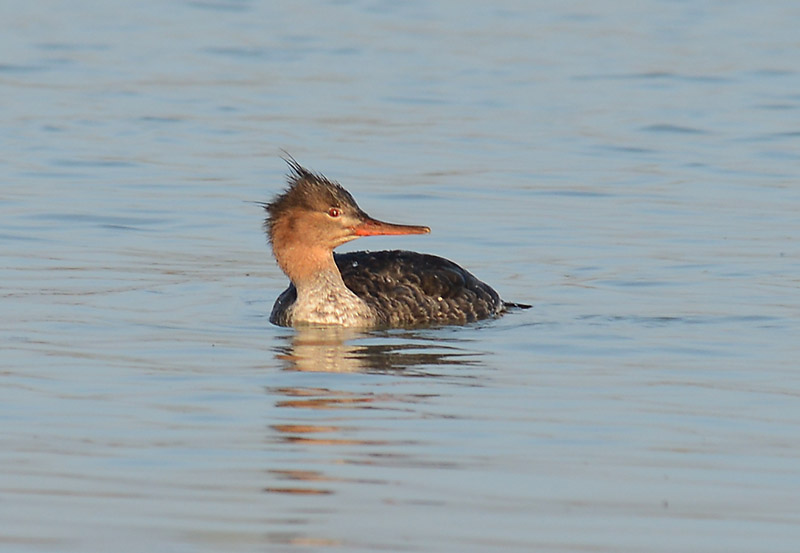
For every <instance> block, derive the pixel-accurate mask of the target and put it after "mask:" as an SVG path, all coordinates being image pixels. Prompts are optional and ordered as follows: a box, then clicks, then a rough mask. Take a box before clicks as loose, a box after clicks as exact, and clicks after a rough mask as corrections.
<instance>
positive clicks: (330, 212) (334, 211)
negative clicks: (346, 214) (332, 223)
mask: <svg viewBox="0 0 800 553" xmlns="http://www.w3.org/2000/svg"><path fill="white" fill-rule="evenodd" d="M341 214H342V212H341V211H339V210H338V209H336V208H335V207H332V208H330V209H329V210H328V215H330V216H331V217H338V216H339V215H341Z"/></svg>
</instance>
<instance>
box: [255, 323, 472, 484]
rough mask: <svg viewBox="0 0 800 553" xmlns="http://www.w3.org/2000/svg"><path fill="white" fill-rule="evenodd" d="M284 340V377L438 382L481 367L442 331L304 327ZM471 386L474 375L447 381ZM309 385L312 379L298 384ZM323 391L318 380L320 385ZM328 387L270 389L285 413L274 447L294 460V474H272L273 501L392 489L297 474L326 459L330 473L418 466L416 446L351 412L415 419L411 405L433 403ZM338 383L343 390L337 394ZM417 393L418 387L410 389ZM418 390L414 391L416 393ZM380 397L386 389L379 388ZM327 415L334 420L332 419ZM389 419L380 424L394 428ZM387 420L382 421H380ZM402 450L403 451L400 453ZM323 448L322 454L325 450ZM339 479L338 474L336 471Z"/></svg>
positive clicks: (274, 430) (285, 470)
mask: <svg viewBox="0 0 800 553" xmlns="http://www.w3.org/2000/svg"><path fill="white" fill-rule="evenodd" d="M281 339H283V340H284V343H282V344H280V345H279V346H278V347H277V348H276V349H275V353H276V358H277V359H278V360H280V364H281V365H282V368H283V370H286V371H298V372H329V373H367V374H384V375H385V374H391V375H399V376H414V377H419V376H424V377H439V376H441V375H440V374H438V373H437V367H442V366H445V365H447V366H462V367H474V366H476V365H480V364H481V360H480V357H479V354H478V353H476V352H474V351H469V350H467V349H465V348H464V347H463V346H464V344H466V343H467V341H466V340H464V339H463V338H457V337H452V336H448V335H447V334H442V333H440V332H437V331H429V332H428V333H427V334H426V333H425V332H424V331H414V330H408V331H397V330H392V331H358V330H353V329H347V328H342V327H305V328H298V329H296V330H295V331H294V332H293V333H292V334H287V335H285V336H283V337H281ZM462 377H463V378H465V379H470V376H469V375H461V376H458V375H457V373H455V374H451V375H450V376H449V378H462ZM297 381H298V382H306V379H297ZM315 382H317V383H318V380H317V379H315ZM325 382H326V384H327V385H328V386H327V387H318V386H283V387H275V388H270V389H269V390H268V392H269V393H270V394H271V395H273V396H276V397H277V401H276V403H275V406H276V407H277V408H278V409H279V410H280V411H279V412H278V415H277V416H276V417H275V419H274V421H273V424H271V425H270V427H269V428H270V434H271V437H270V440H271V441H273V442H274V443H277V444H281V447H285V448H287V449H286V451H287V452H291V457H292V458H293V459H295V463H294V464H293V465H294V466H281V467H273V468H272V469H271V470H269V473H270V474H271V477H272V480H273V482H274V483H273V485H270V486H268V487H266V488H265V489H264V491H265V492H267V493H272V494H281V495H297V496H325V495H331V494H335V493H336V490H338V489H340V488H341V486H342V485H345V486H351V485H353V484H354V483H355V484H357V483H370V484H386V482H380V481H374V480H369V481H368V480H366V479H363V480H362V479H360V478H357V479H353V478H352V476H350V477H336V476H332V475H330V474H328V473H327V472H326V471H323V470H312V469H310V468H309V467H308V466H306V467H303V468H302V469H301V468H298V463H302V462H303V460H304V459H306V458H307V457H308V456H310V457H312V458H319V454H320V452H323V453H326V455H325V457H326V458H327V459H328V461H327V464H328V465H329V467H328V468H331V467H340V466H346V465H352V464H362V465H364V464H386V463H390V462H395V463H399V464H407V465H416V464H418V463H420V462H422V461H420V460H418V459H414V455H413V454H411V453H409V451H408V450H409V449H413V446H415V445H418V444H415V443H410V442H408V441H402V440H397V439H392V437H391V436H392V434H391V433H389V434H385V433H383V432H382V428H381V427H380V426H375V425H374V424H373V423H371V422H367V421H372V420H374V418H373V417H370V418H368V419H364V418H363V417H361V416H360V415H358V414H356V413H353V415H347V414H346V413H347V412H348V411H359V410H367V409H369V410H373V411H386V412H398V413H401V412H402V413H405V412H409V411H411V412H413V411H415V410H416V408H410V406H411V405H412V404H418V403H423V402H427V401H429V400H430V399H431V397H434V396H432V395H431V394H430V393H428V392H427V391H425V390H424V389H419V390H417V391H415V392H413V393H396V392H394V393H386V392H384V393H380V392H378V391H377V389H376V388H374V387H372V386H368V387H367V390H366V391H365V390H364V388H363V387H361V386H356V387H348V386H352V385H353V381H352V380H351V379H337V378H332V379H331V378H328V379H326V381H325ZM337 383H340V385H341V389H337V388H338V387H339V386H334V385H336V384H337ZM412 387H414V386H412ZM414 388H416V387H414ZM379 389H384V390H385V389H386V388H385V387H384V388H379ZM325 412H330V414H329V415H326V414H325ZM390 419H391V415H389V418H388V419H386V418H384V419H382V420H390ZM379 420H381V419H379ZM398 446H402V447H398ZM318 448H324V449H322V450H320V449H318ZM334 472H336V471H334Z"/></svg>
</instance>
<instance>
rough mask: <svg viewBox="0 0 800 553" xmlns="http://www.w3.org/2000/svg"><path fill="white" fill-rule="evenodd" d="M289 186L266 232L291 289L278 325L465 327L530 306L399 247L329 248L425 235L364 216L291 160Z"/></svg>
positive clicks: (275, 318)
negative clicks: (378, 238)
mask: <svg viewBox="0 0 800 553" xmlns="http://www.w3.org/2000/svg"><path fill="white" fill-rule="evenodd" d="M284 160H285V161H286V163H287V164H288V165H289V169H290V172H289V174H288V176H287V183H288V187H287V188H286V189H285V190H284V191H283V192H282V193H280V194H278V195H276V196H275V197H274V198H273V199H272V201H270V202H269V203H260V205H261V206H262V207H263V208H264V209H265V211H266V212H267V217H266V219H265V221H264V230H265V231H266V234H267V236H268V238H269V243H270V245H271V247H272V252H273V255H274V257H275V260H276V261H277V263H278V266H279V267H280V269H281V270H282V271H283V272H284V273H285V274H286V276H287V277H289V280H290V284H289V287H288V288H287V289H286V290H284V291H283V292H282V293H281V294H280V295H279V296H278V298H277V300H276V301H275V304H274V306H273V308H272V313H271V314H270V322H272V323H273V324H276V325H279V326H286V327H298V326H305V325H336V326H341V327H351V328H364V329H372V328H409V327H418V326H439V325H464V324H467V323H471V322H474V321H478V320H482V319H487V318H492V317H498V316H500V315H502V314H503V313H504V312H506V311H508V310H509V309H513V308H528V307H531V306H530V305H525V304H520V303H513V302H504V301H503V300H502V299H501V298H500V296H499V294H498V293H497V292H496V291H495V290H494V289H493V288H492V287H491V286H489V285H488V284H486V283H485V282H482V281H481V280H479V279H478V278H477V277H475V276H474V275H473V274H472V273H470V272H469V271H467V270H466V269H464V268H463V267H461V266H459V265H457V264H456V263H454V262H452V261H450V260H448V259H445V258H443V257H439V256H436V255H430V254H424V253H416V252H411V251H404V250H391V251H357V252H350V253H341V254H340V253H334V250H335V249H336V248H337V247H338V246H341V245H342V244H344V243H346V242H349V241H351V240H355V239H356V238H360V237H364V236H377V235H403V234H428V233H429V232H430V228H429V227H427V226H416V225H399V224H394V223H386V222H383V221H379V220H377V219H374V218H372V217H370V216H369V215H367V214H366V213H365V212H364V211H363V210H362V209H361V208H360V207H359V206H358V204H357V203H356V201H355V199H354V198H353V196H352V195H351V194H350V193H349V192H348V191H347V190H345V189H344V188H343V187H342V186H341V185H340V184H339V183H337V182H335V181H333V180H329V179H328V178H326V177H324V176H323V175H321V174H318V173H314V172H312V171H309V170H308V169H306V168H305V167H303V166H301V165H300V164H299V163H298V162H297V161H296V160H295V159H294V158H292V157H291V156H288V157H287V158H284Z"/></svg>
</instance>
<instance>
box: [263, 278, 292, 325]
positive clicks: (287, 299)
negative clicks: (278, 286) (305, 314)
mask: <svg viewBox="0 0 800 553" xmlns="http://www.w3.org/2000/svg"><path fill="white" fill-rule="evenodd" d="M296 299H297V288H295V287H294V284H292V283H289V287H288V288H287V289H286V290H284V291H283V292H281V295H280V296H278V299H276V300H275V305H273V306H272V313H271V314H270V316H269V322H271V323H272V324H276V325H278V326H292V321H290V320H289V317H288V313H289V306H291V305H292V304H293V303H294V302H295V300H296Z"/></svg>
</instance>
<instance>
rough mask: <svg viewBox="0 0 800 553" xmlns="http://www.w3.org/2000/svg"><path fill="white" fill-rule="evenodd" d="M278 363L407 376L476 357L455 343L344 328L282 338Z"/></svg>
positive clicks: (300, 330)
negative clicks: (405, 373)
mask: <svg viewBox="0 0 800 553" xmlns="http://www.w3.org/2000/svg"><path fill="white" fill-rule="evenodd" d="M283 338H284V339H285V340H287V341H288V342H290V343H288V344H284V345H281V346H278V348H276V349H277V357H278V359H280V360H281V361H282V362H283V366H284V369H286V370H295V371H308V372H369V373H387V372H388V373H401V372H411V373H413V374H414V375H415V376H425V375H433V372H432V367H435V366H440V365H462V366H476V365H478V364H479V361H478V360H477V359H476V353H475V352H470V351H465V350H463V349H461V348H460V347H459V345H458V341H457V340H456V339H452V338H451V339H449V340H447V339H444V338H443V337H441V336H437V337H436V338H435V340H431V339H426V337H425V336H424V335H421V334H418V333H416V332H414V331H404V332H399V333H398V332H392V331H388V332H363V331H358V330H352V329H348V328H342V327H328V326H317V327H314V326H310V327H305V328H298V329H297V330H296V332H295V333H293V334H291V335H287V336H284V337H283Z"/></svg>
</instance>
